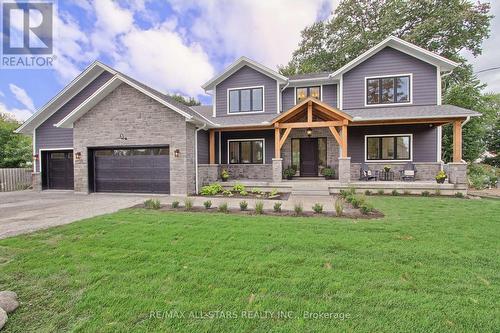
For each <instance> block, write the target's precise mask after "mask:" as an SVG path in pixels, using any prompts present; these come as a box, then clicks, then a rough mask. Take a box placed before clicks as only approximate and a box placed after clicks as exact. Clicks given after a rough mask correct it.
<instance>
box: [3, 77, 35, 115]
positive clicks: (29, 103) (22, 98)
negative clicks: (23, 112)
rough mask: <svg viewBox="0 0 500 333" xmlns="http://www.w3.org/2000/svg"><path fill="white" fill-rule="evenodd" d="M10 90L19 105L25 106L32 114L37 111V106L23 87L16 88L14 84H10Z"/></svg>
mask: <svg viewBox="0 0 500 333" xmlns="http://www.w3.org/2000/svg"><path fill="white" fill-rule="evenodd" d="M9 89H10V91H11V92H12V94H13V95H14V97H15V98H16V99H17V101H18V102H19V103H21V104H22V105H24V106H25V107H26V108H27V109H28V110H30V111H31V113H33V112H34V111H35V104H34V103H33V100H32V99H31V97H30V96H29V95H28V93H27V92H26V90H24V89H23V88H21V87H18V86H16V85H15V84H13V83H11V84H9Z"/></svg>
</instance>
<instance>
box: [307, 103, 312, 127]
mask: <svg viewBox="0 0 500 333" xmlns="http://www.w3.org/2000/svg"><path fill="white" fill-rule="evenodd" d="M312 121H313V105H312V102H311V101H309V102H308V103H307V122H308V123H312Z"/></svg>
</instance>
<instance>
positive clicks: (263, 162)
mask: <svg viewBox="0 0 500 333" xmlns="http://www.w3.org/2000/svg"><path fill="white" fill-rule="evenodd" d="M241 141H262V163H229V143H230V142H241ZM226 162H227V165H265V164H266V139H264V138H252V139H228V140H227V161H226Z"/></svg>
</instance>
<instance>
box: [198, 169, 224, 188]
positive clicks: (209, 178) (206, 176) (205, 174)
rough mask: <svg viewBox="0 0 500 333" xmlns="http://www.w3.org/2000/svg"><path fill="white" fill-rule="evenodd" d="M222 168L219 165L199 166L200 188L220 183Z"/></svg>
mask: <svg viewBox="0 0 500 333" xmlns="http://www.w3.org/2000/svg"><path fill="white" fill-rule="evenodd" d="M219 174H220V167H219V165H218V164H198V186H199V187H200V189H201V187H202V186H205V185H208V184H210V183H214V182H216V181H218V179H219Z"/></svg>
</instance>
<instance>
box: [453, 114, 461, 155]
mask: <svg viewBox="0 0 500 333" xmlns="http://www.w3.org/2000/svg"><path fill="white" fill-rule="evenodd" d="M453 162H454V163H460V162H462V121H460V120H455V121H454V122H453Z"/></svg>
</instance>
